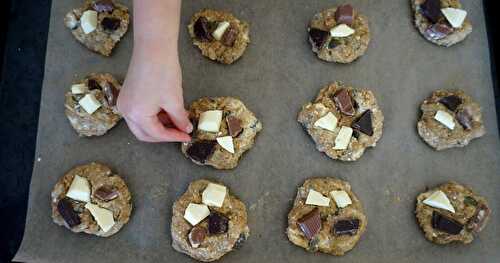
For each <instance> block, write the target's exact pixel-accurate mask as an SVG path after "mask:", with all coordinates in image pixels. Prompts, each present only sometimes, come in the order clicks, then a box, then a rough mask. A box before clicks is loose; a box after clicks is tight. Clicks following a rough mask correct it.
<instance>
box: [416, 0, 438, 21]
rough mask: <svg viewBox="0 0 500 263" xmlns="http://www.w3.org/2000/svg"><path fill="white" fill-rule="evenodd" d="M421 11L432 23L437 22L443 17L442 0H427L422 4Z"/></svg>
mask: <svg viewBox="0 0 500 263" xmlns="http://www.w3.org/2000/svg"><path fill="white" fill-rule="evenodd" d="M420 12H421V13H422V15H423V16H425V17H426V18H427V19H429V21H431V22H432V23H437V22H438V21H439V18H440V17H441V0H426V1H425V2H424V3H423V4H421V5H420Z"/></svg>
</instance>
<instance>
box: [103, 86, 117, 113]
mask: <svg viewBox="0 0 500 263" xmlns="http://www.w3.org/2000/svg"><path fill="white" fill-rule="evenodd" d="M102 91H103V92H104V95H106V100H107V101H108V104H109V106H111V107H113V106H115V105H116V100H117V99H118V94H119V93H120V91H119V90H118V89H117V88H116V87H115V86H114V85H113V84H111V83H109V82H108V83H107V85H106V86H104V88H103V89H102Z"/></svg>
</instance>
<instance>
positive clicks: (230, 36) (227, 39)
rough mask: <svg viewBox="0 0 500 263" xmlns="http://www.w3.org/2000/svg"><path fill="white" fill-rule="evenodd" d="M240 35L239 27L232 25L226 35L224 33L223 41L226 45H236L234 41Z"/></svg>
mask: <svg viewBox="0 0 500 263" xmlns="http://www.w3.org/2000/svg"><path fill="white" fill-rule="evenodd" d="M237 36H238V29H237V28H235V27H232V26H230V27H229V28H228V29H227V30H226V32H224V35H222V39H221V42H222V44H223V45H224V46H228V47H232V46H234V41H236V37H237Z"/></svg>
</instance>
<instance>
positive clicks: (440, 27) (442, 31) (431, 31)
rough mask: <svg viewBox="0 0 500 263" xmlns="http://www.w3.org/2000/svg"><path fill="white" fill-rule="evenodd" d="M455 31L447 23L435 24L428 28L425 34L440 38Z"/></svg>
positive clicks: (432, 37)
mask: <svg viewBox="0 0 500 263" xmlns="http://www.w3.org/2000/svg"><path fill="white" fill-rule="evenodd" d="M451 32H453V29H452V28H451V27H449V26H447V25H445V24H434V25H431V26H429V27H428V28H427V30H426V31H425V35H426V36H427V37H429V38H431V39H434V40H439V39H442V38H444V37H446V36H447V35H449V34H450V33H451Z"/></svg>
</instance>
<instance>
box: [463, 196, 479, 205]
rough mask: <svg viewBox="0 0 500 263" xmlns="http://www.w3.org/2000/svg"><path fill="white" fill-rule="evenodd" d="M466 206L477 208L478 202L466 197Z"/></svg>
mask: <svg viewBox="0 0 500 263" xmlns="http://www.w3.org/2000/svg"><path fill="white" fill-rule="evenodd" d="M464 204H466V205H468V206H477V201H476V199H474V198H473V197H472V196H466V197H465V198H464Z"/></svg>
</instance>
